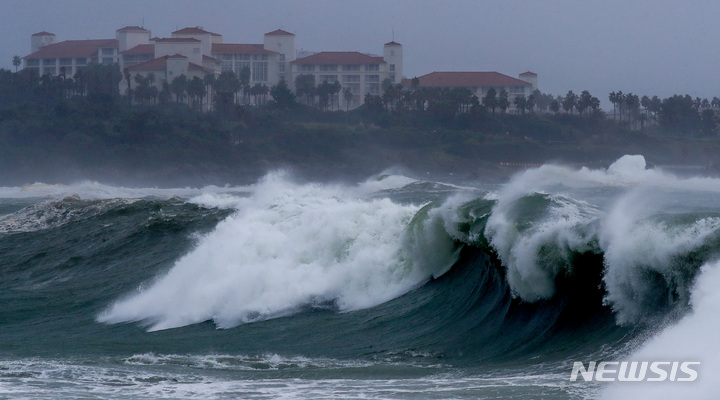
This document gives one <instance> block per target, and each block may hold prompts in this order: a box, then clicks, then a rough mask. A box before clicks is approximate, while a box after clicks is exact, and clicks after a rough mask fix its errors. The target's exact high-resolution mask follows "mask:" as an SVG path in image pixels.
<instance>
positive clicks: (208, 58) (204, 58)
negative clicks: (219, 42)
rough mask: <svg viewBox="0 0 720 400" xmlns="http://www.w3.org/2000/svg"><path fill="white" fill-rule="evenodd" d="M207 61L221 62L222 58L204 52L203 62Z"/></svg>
mask: <svg viewBox="0 0 720 400" xmlns="http://www.w3.org/2000/svg"><path fill="white" fill-rule="evenodd" d="M205 61H214V62H220V60H218V59H217V58H215V57H210V56H206V55H205V54H203V62H205Z"/></svg>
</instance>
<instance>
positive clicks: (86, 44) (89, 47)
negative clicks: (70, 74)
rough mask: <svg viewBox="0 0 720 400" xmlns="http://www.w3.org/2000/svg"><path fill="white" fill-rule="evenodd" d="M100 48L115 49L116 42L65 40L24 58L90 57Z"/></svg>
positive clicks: (104, 40)
mask: <svg viewBox="0 0 720 400" xmlns="http://www.w3.org/2000/svg"><path fill="white" fill-rule="evenodd" d="M101 47H113V48H117V47H118V41H117V40H115V39H95V40H66V41H64V42H59V43H53V44H49V45H47V46H43V47H41V48H40V50H38V51H36V52H34V53H32V54H30V55H29V56H25V57H24V58H26V59H28V58H72V57H92V56H96V55H97V54H98V49H99V48H101Z"/></svg>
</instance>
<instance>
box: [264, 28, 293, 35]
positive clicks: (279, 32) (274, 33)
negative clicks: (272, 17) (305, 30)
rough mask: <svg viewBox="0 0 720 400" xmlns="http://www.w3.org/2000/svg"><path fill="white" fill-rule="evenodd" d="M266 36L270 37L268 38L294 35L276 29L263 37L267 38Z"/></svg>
mask: <svg viewBox="0 0 720 400" xmlns="http://www.w3.org/2000/svg"><path fill="white" fill-rule="evenodd" d="M268 35H270V36H295V34H294V33H290V32H288V31H284V30H282V29H276V30H274V31H272V32H268V33H266V34H265V36H268Z"/></svg>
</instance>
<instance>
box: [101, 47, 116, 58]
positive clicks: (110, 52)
mask: <svg viewBox="0 0 720 400" xmlns="http://www.w3.org/2000/svg"><path fill="white" fill-rule="evenodd" d="M113 54H115V49H113V48H108V47H105V48H103V49H102V55H104V56H111V55H113Z"/></svg>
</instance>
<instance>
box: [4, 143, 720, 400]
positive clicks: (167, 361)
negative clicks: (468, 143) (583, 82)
mask: <svg viewBox="0 0 720 400" xmlns="http://www.w3.org/2000/svg"><path fill="white" fill-rule="evenodd" d="M719 257H720V180H718V179H713V178H699V177H698V178H693V177H684V178H680V177H676V176H674V175H672V174H670V173H667V172H663V171H662V170H660V169H647V168H646V166H645V160H644V159H643V158H642V156H625V157H623V158H621V159H619V160H618V161H616V162H615V163H614V164H612V165H611V166H610V167H609V168H608V169H598V170H591V169H587V168H583V169H577V168H570V167H564V166H557V165H545V166H542V167H539V168H535V169H530V170H526V171H524V172H521V173H519V174H518V175H516V176H515V177H513V178H512V179H511V180H509V181H508V182H507V183H505V184H501V185H487V184H483V183H468V184H466V185H462V186H458V185H451V184H446V183H442V182H428V181H421V180H416V179H411V178H408V177H405V176H398V175H382V176H377V177H372V178H370V179H368V180H367V181H365V182H361V183H359V184H355V185H350V184H347V185H341V184H319V183H318V184H315V183H297V182H296V181H294V180H293V179H292V178H291V177H290V176H288V175H286V174H284V173H282V172H275V173H269V174H268V175H267V176H265V177H264V178H263V179H261V180H260V181H258V182H257V183H256V184H253V185H249V186H242V187H214V186H209V187H204V188H177V189H157V188H125V187H114V186H108V185H103V184H100V183H96V182H83V183H78V184H74V185H67V186H66V185H51V184H42V183H35V184H29V185H25V186H23V187H0V398H8V399H56V398H82V399H85V398H87V399H91V398H92V399H96V398H99V399H120V398H123V399H125V398H136V399H163V398H167V399H169V398H183V399H187V398H197V399H222V398H244V399H277V398H284V399H307V398H313V399H367V398H373V399H375V398H378V399H463V398H467V399H530V398H533V399H586V398H607V399H655V398H678V397H680V396H687V398H693V399H696V398H707V399H710V398H714V397H713V396H714V394H715V393H716V390H715V386H716V384H715V382H717V381H718V379H717V378H718V376H717V375H718V371H720V366H719V365H718V364H719V361H720V340H718V339H717V334H716V332H718V329H720V294H719V293H720V291H719V290H718V287H720V262H719V261H718V260H719V259H720V258H719ZM621 360H642V361H649V362H652V361H680V362H681V361H698V362H701V364H700V366H699V368H697V372H698V379H697V380H696V381H694V382H608V383H605V382H597V381H592V382H586V381H584V380H582V379H581V380H577V381H571V380H570V374H571V370H572V367H573V362H576V361H581V362H584V363H586V364H587V363H588V362H590V361H597V362H601V361H621Z"/></svg>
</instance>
